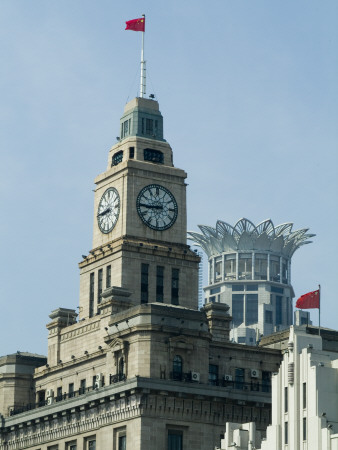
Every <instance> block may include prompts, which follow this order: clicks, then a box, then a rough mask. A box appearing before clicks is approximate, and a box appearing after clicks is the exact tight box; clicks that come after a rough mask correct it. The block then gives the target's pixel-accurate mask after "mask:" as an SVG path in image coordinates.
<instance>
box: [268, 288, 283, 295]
mask: <svg viewBox="0 0 338 450" xmlns="http://www.w3.org/2000/svg"><path fill="white" fill-rule="evenodd" d="M271 292H275V293H276V294H283V293H284V289H283V288H280V287H277V286H271Z"/></svg>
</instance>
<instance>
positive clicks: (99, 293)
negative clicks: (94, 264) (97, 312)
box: [97, 269, 103, 303]
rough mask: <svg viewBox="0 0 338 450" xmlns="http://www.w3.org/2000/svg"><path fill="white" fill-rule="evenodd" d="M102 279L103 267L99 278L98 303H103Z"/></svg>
mask: <svg viewBox="0 0 338 450" xmlns="http://www.w3.org/2000/svg"><path fill="white" fill-rule="evenodd" d="M102 280H103V269H99V272H98V280H97V303H101V300H102Z"/></svg>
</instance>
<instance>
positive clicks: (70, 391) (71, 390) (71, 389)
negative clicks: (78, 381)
mask: <svg viewBox="0 0 338 450" xmlns="http://www.w3.org/2000/svg"><path fill="white" fill-rule="evenodd" d="M74 395H75V394H74V383H69V385H68V397H69V398H71V397H74Z"/></svg>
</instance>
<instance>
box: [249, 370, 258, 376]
mask: <svg viewBox="0 0 338 450" xmlns="http://www.w3.org/2000/svg"><path fill="white" fill-rule="evenodd" d="M251 378H259V370H257V369H251Z"/></svg>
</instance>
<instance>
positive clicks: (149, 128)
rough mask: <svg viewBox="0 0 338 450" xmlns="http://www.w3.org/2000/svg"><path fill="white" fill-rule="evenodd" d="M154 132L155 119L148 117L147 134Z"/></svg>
mask: <svg viewBox="0 0 338 450" xmlns="http://www.w3.org/2000/svg"><path fill="white" fill-rule="evenodd" d="M153 133H154V121H153V119H146V134H153Z"/></svg>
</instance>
